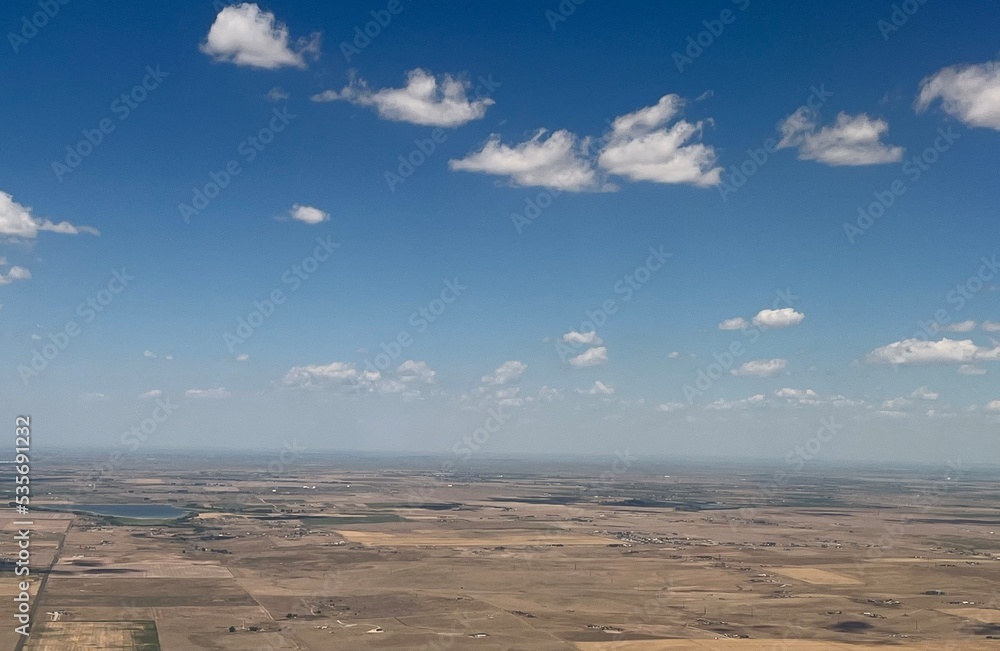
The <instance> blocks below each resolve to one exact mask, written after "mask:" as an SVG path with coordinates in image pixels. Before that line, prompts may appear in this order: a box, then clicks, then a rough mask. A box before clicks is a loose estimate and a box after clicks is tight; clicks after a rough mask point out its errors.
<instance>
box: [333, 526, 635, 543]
mask: <svg viewBox="0 0 1000 651" xmlns="http://www.w3.org/2000/svg"><path fill="white" fill-rule="evenodd" d="M337 533H339V534H340V535H342V536H343V537H344V538H346V539H347V540H349V541H351V542H357V543H362V544H364V545H393V546H396V545H399V546H403V545H442V546H446V547H529V546H536V545H607V544H609V543H612V542H616V541H615V539H614V538H611V537H610V536H609V537H603V536H591V535H588V534H581V533H574V532H571V531H530V530H521V531H517V530H500V529H497V530H491V531H485V530H478V531H475V530H465V531H435V532H431V531H406V532H389V531H351V530H344V529H340V530H338V531H337Z"/></svg>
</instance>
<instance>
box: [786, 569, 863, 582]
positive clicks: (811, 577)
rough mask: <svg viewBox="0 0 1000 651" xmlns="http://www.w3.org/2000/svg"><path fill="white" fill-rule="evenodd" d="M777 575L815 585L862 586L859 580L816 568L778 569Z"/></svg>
mask: <svg viewBox="0 0 1000 651" xmlns="http://www.w3.org/2000/svg"><path fill="white" fill-rule="evenodd" d="M774 572H775V573H776V574H780V575H782V576H787V577H789V578H792V579H798V580H799V581H805V582H806V583H812V584H815V585H861V584H862V582H861V581H858V580H857V579H855V578H853V577H850V576H845V575H843V574H837V573H836V572H831V571H829V570H821V569H819V568H815V567H776V568H774Z"/></svg>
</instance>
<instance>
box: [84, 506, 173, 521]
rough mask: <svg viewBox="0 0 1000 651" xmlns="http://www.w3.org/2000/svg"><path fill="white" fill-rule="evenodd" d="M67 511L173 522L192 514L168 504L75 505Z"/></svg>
mask: <svg viewBox="0 0 1000 651" xmlns="http://www.w3.org/2000/svg"><path fill="white" fill-rule="evenodd" d="M66 510H67V511H82V512H84V513H92V514H94V515H106V516H111V517H116V518H138V519H144V520H172V519H174V518H179V517H182V516H185V515H187V514H188V513H190V511H189V510H187V509H179V508H177V507H176V506H170V505H167V504H73V505H68V506H66Z"/></svg>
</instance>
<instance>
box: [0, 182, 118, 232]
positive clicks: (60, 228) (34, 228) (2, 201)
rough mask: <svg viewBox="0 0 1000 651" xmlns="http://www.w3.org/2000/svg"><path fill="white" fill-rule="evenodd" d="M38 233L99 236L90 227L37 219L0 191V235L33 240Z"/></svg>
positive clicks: (11, 197) (29, 209) (26, 208)
mask: <svg viewBox="0 0 1000 651" xmlns="http://www.w3.org/2000/svg"><path fill="white" fill-rule="evenodd" d="M39 231H49V232H52V233H62V234H64V235H78V234H80V233H90V234H91V235H99V233H98V231H97V229H95V228H91V227H90V226H74V225H73V224H70V223H69V222H66V221H63V222H59V223H58V224H56V223H54V222H51V221H49V220H48V219H38V218H36V217H34V216H32V214H31V208H30V207H28V206H23V205H21V204H19V203H18V202H16V201H14V197H13V195H10V194H8V193H6V192H3V191H0V235H12V236H14V237H22V238H26V239H33V238H35V237H38V233H39Z"/></svg>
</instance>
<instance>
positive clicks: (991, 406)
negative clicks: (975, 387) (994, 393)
mask: <svg viewBox="0 0 1000 651" xmlns="http://www.w3.org/2000/svg"><path fill="white" fill-rule="evenodd" d="M986 411H1000V400H990V401H989V402H987V403H986Z"/></svg>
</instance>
